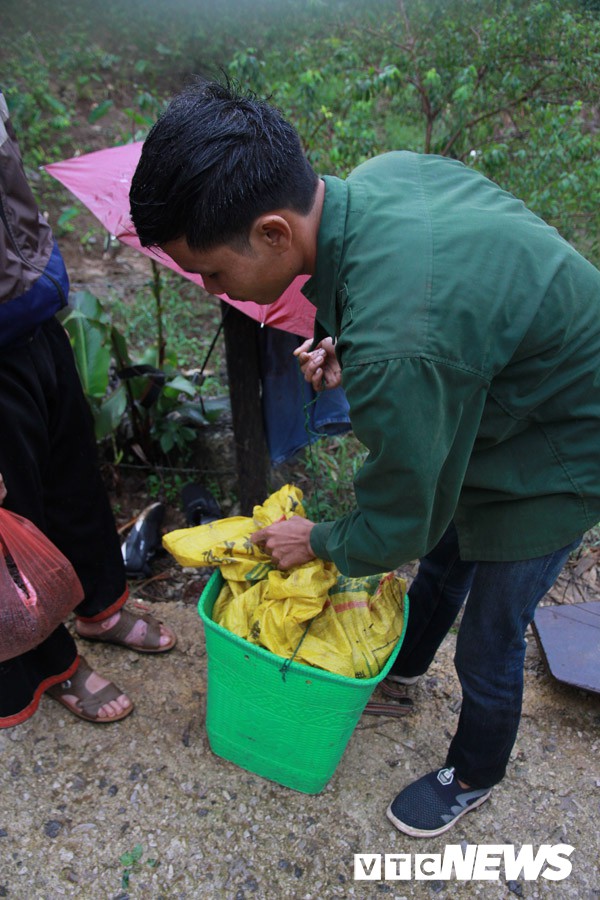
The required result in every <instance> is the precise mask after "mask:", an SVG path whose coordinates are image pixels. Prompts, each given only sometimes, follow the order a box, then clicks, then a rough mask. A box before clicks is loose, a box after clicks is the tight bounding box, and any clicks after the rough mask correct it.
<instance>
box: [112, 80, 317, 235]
mask: <svg viewBox="0 0 600 900" xmlns="http://www.w3.org/2000/svg"><path fill="white" fill-rule="evenodd" d="M317 182H318V179H317V175H316V174H315V172H314V171H313V169H312V168H311V166H310V164H309V162H308V160H307V159H306V157H305V155H304V152H303V150H302V146H301V144H300V139H299V137H298V134H297V132H296V131H295V129H294V128H293V126H292V125H290V124H289V122H287V121H286V120H285V119H284V118H283V116H282V115H281V113H280V112H279V110H278V109H277V108H276V107H274V106H272V105H271V104H270V103H268V102H266V101H264V100H259V99H257V98H256V96H255V95H253V94H240V93H237V92H236V90H235V89H234V88H233V87H232V85H231V84H229V83H227V84H219V83H217V82H205V83H200V84H196V85H193V86H191V87H188V88H186V89H185V90H184V91H183V92H182V93H181V94H179V95H178V96H177V97H175V99H174V100H172V101H171V103H170V104H169V106H168V107H167V109H166V111H165V112H164V113H163V114H162V115H161V117H160V118H159V119H158V121H157V122H156V123H155V125H154V126H153V128H152V129H151V131H150V133H149V135H148V137H147V138H146V141H145V142H144V145H143V148H142V155H141V158H140V161H139V163H138V166H137V169H136V171H135V175H134V176H133V180H132V183H131V191H130V193H129V199H130V202H131V218H132V220H133V224H134V225H135V228H136V231H137V234H138V237H139V239H140V241H141V243H142V246H144V247H156V246H162V245H163V244H165V243H166V242H167V241H171V240H176V239H177V238H180V237H183V236H185V238H186V240H187V243H188V244H189V246H190V248H192V249H193V250H208V249H210V248H212V247H215V246H218V245H219V244H226V243H231V244H235V243H241V244H243V243H247V241H248V236H249V233H250V227H251V225H252V223H253V222H254V220H255V219H256V218H257V217H258V216H260V215H262V214H263V213H266V212H270V211H271V210H275V209H291V210H294V211H295V212H298V213H300V214H302V215H306V214H307V213H308V212H309V211H310V209H311V207H312V204H313V202H314V198H315V193H316V188H317Z"/></svg>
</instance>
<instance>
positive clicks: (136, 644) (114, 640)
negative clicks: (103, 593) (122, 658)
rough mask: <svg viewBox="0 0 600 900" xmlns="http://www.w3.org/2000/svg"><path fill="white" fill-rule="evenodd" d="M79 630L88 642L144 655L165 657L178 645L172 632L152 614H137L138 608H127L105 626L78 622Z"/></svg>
mask: <svg viewBox="0 0 600 900" xmlns="http://www.w3.org/2000/svg"><path fill="white" fill-rule="evenodd" d="M142 609H143V607H142ZM75 629H76V631H77V634H78V635H79V636H80V637H82V638H86V639H87V640H90V641H105V642H107V643H111V644H120V645H121V646H124V647H129V648H130V649H131V650H139V651H140V652H142V653H163V652H165V651H166V650H170V649H171V648H172V647H174V646H175V643H176V641H177V638H176V637H175V634H174V632H173V631H171V629H170V628H167V626H166V625H163V624H162V622H159V621H158V620H157V619H155V618H154V616H151V615H149V614H148V613H146V614H142V613H136V611H135V607H134V608H133V609H131V608H127V609H126V608H125V607H123V609H120V610H119V611H118V612H116V613H115V614H114V615H112V616H110V617H109V618H108V619H103V620H102V621H101V622H88V621H86V620H85V619H80V618H76V620H75Z"/></svg>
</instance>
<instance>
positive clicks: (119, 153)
mask: <svg viewBox="0 0 600 900" xmlns="http://www.w3.org/2000/svg"><path fill="white" fill-rule="evenodd" d="M141 149H142V142H141V141H138V142H137V143H134V144H125V145H124V146H122V147H112V148H110V149H107V150H98V151H97V152H96V153H87V154H85V155H84V156H76V157H73V158H72V159H65V160H63V161H62V162H57V163H52V164H51V165H48V166H46V167H45V168H46V171H47V172H49V173H50V175H52V177H53V178H56V180H57V181H60V182H61V184H63V185H64V186H65V187H66V188H68V190H69V191H71V193H72V194H74V195H75V196H76V197H77V198H78V199H79V200H81V202H82V203H83V204H84V205H85V206H87V208H88V209H89V210H90V211H91V212H92V213H93V214H94V215H95V216H96V218H97V219H99V220H100V222H101V223H102V225H104V227H105V228H107V229H108V231H109V232H110V233H111V234H112V235H114V236H115V237H116V238H118V240H120V241H122V243H124V244H127V245H128V246H129V247H135V249H136V250H139V251H140V252H141V253H144V254H145V255H146V256H149V257H150V258H151V259H154V260H156V262H160V263H162V264H163V265H165V266H168V267H169V268H170V269H173V270H174V271H175V272H178V273H179V274H180V275H182V276H183V277H184V278H187V279H189V280H190V281H193V282H195V283H196V284H199V285H201V286H202V287H203V286H204V285H203V283H202V279H201V278H200V276H199V275H192V274H190V273H189V272H184V271H183V269H181V268H180V267H179V266H178V265H177V264H176V263H175V262H173V260H172V259H171V258H170V257H169V256H167V255H166V254H164V253H159V252H157V251H155V250H151V249H149V248H147V247H142V246H141V244H140V242H139V240H138V237H137V235H136V233H135V229H134V227H133V223H132V222H131V219H130V217H129V187H130V185H131V179H132V177H133V173H134V171H135V168H136V166H137V163H138V160H139V158H140V153H141ZM306 281H307V278H306V276H302V277H301V278H296V279H295V280H294V281H293V282H292V284H291V285H290V286H289V288H288V289H287V290H286V291H285V292H284V293H283V294H282V295H281V297H280V298H279V299H278V300H277V301H276V302H275V303H273V304H271V305H270V306H259V304H257V303H241V302H239V301H235V300H231V299H230V298H229V297H228V296H227V294H221V295H220V297H221V298H222V299H223V300H225V301H226V302H227V303H230V304H231V305H232V306H235V307H237V309H239V310H240V311H241V312H243V313H245V314H246V315H247V316H250V317H251V318H253V319H255V320H256V321H257V322H260V323H261V324H263V325H271V326H272V327H273V328H280V329H281V330H282V331H289V332H291V333H292V334H299V335H303V336H304V337H312V333H313V322H314V317H315V309H314V307H313V306H312V304H310V303H309V302H308V300H307V299H306V297H305V296H304V295H303V294H302V293H301V291H300V289H301V287H302V285H303V284H304V283H305V282H306Z"/></svg>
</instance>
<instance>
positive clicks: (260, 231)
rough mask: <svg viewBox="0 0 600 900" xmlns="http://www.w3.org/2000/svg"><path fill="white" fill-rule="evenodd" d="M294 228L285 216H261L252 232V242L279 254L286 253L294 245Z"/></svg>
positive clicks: (270, 214) (272, 214) (271, 214)
mask: <svg viewBox="0 0 600 900" xmlns="http://www.w3.org/2000/svg"><path fill="white" fill-rule="evenodd" d="M292 238H293V233H292V227H291V225H290V223H289V222H288V220H287V218H286V217H285V216H282V215H279V214H276V213H265V215H263V216H259V217H258V219H256V220H255V222H254V223H253V225H252V228H251V230H250V242H251V243H252V241H253V240H255V241H257V242H259V243H260V244H261V245H262V246H263V247H264V246H266V247H268V248H270V249H272V250H276V251H277V252H279V253H285V252H286V251H287V250H289V249H290V247H291V245H292Z"/></svg>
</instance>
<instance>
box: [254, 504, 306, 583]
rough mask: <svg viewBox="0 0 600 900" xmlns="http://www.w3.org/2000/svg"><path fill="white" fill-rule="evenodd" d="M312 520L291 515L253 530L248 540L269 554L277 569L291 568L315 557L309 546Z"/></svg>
mask: <svg viewBox="0 0 600 900" xmlns="http://www.w3.org/2000/svg"><path fill="white" fill-rule="evenodd" d="M313 525H314V522H311V521H310V520H309V519H305V518H303V517H302V516H292V518H291V519H286V520H284V521H283V522H276V523H275V524H274V525H268V526H267V527H266V528H261V530H260V531H255V532H254V534H253V535H251V536H250V540H251V541H252V543H254V544H259V545H260V547H261V548H262V549H263V550H264V551H265V552H266V553H268V554H269V555H270V557H271V559H272V560H273V562H274V563H275V565H276V566H277V568H278V569H284V570H285V569H291V568H292V566H300V565H302V563H305V562H308V561H309V560H311V559H314V558H315V554H314V553H313V551H312V547H311V546H310V533H311V531H312V529H313Z"/></svg>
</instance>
